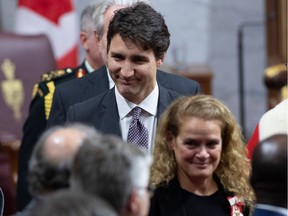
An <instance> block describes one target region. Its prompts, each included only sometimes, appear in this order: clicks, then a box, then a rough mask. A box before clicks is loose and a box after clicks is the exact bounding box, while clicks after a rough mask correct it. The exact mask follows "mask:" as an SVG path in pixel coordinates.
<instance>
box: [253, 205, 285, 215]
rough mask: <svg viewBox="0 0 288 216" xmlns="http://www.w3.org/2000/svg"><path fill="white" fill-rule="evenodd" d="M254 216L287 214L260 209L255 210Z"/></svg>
mask: <svg viewBox="0 0 288 216" xmlns="http://www.w3.org/2000/svg"><path fill="white" fill-rule="evenodd" d="M252 215H253V216H287V214H286V215H285V214H281V213H279V212H275V211H272V210H265V209H260V208H257V207H256V208H255V209H254V212H253V214H252Z"/></svg>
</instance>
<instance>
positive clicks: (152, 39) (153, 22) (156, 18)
mask: <svg viewBox="0 0 288 216" xmlns="http://www.w3.org/2000/svg"><path fill="white" fill-rule="evenodd" d="M116 34H120V36H121V38H122V39H123V40H124V41H125V40H130V41H132V42H134V43H135V44H137V45H138V46H139V47H141V48H143V49H144V50H148V49H152V50H153V52H154V55H155V57H156V59H162V58H163V55H164V53H165V52H166V51H167V49H168V47H169V45H170V33H169V31H168V28H167V25H166V24H165V20H164V18H163V16H162V15H161V14H160V13H158V12H157V11H155V10H154V9H153V8H152V7H151V6H150V5H148V4H145V3H136V4H135V5H133V6H130V7H127V8H123V9H120V10H118V11H117V12H116V14H115V16H114V17H113V19H112V21H111V22H110V24H109V29H108V34H107V50H108V51H109V48H110V43H111V40H112V38H113V37H114V36H115V35H116Z"/></svg>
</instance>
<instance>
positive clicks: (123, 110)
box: [115, 83, 159, 120]
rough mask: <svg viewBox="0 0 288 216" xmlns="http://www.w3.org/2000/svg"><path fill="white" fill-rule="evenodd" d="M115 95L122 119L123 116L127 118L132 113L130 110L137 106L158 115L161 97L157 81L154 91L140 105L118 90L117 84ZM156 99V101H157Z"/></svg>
mask: <svg viewBox="0 0 288 216" xmlns="http://www.w3.org/2000/svg"><path fill="white" fill-rule="evenodd" d="M115 96H116V101H117V104H118V112H119V117H120V119H121V120H122V119H123V118H125V117H126V116H127V115H128V114H129V113H130V111H131V110H132V109H133V108H134V107H136V106H138V107H141V108H142V109H143V110H145V111H146V112H148V113H149V114H150V115H153V116H156V113H157V105H158V98H159V87H158V84H157V83H156V85H155V87H154V89H153V91H152V92H151V93H150V94H149V95H148V96H147V97H146V98H145V99H144V100H143V101H142V102H141V103H140V104H138V105H137V104H134V103H132V102H130V101H128V100H127V99H125V98H124V97H123V96H122V95H121V94H120V93H119V92H118V89H117V87H116V86H115ZM155 101H156V103H155Z"/></svg>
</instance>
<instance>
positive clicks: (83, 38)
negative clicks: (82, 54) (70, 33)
mask: <svg viewBox="0 0 288 216" xmlns="http://www.w3.org/2000/svg"><path fill="white" fill-rule="evenodd" d="M87 40H88V35H87V33H86V32H84V31H81V32H80V42H81V45H82V46H83V47H84V49H85V50H87V49H88V44H87V43H86V42H87Z"/></svg>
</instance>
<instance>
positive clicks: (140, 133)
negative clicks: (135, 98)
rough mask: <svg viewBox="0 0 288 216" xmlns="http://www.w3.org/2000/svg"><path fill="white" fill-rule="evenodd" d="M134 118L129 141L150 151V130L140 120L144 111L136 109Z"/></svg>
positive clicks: (129, 131)
mask: <svg viewBox="0 0 288 216" xmlns="http://www.w3.org/2000/svg"><path fill="white" fill-rule="evenodd" d="M132 111H133V118H132V121H131V123H130V125H129V130H128V137H127V141H128V142H129V143H132V144H134V145H136V146H139V147H141V148H144V149H146V150H148V130H147V128H146V127H145V126H144V124H143V123H142V122H141V121H140V120H139V118H140V115H141V111H142V109H141V108H140V107H134V109H133V110H132Z"/></svg>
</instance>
